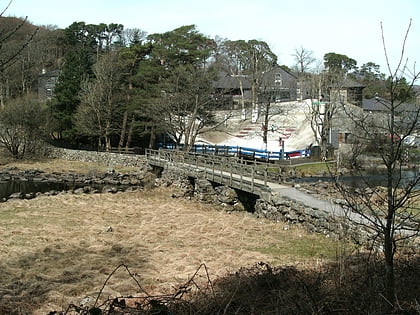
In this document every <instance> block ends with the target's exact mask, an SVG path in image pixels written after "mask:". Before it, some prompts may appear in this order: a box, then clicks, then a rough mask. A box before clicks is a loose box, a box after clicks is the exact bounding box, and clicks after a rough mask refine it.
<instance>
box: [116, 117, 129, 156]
mask: <svg viewBox="0 0 420 315" xmlns="http://www.w3.org/2000/svg"><path fill="white" fill-rule="evenodd" d="M127 120H128V111H127V110H126V111H125V112H124V116H123V122H122V126H121V134H120V141H119V143H118V149H119V150H120V149H122V148H123V147H124V142H125V134H126V129H127Z"/></svg>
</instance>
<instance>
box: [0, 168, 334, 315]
mask: <svg viewBox="0 0 420 315" xmlns="http://www.w3.org/2000/svg"><path fill="white" fill-rule="evenodd" d="M13 165H14V166H17V167H19V168H21V169H25V168H37V169H43V170H45V171H48V172H57V171H58V172H78V171H80V170H81V169H83V171H84V172H86V171H92V170H98V169H100V168H101V167H100V166H92V165H85V164H83V163H76V162H66V161H41V162H31V163H19V164H13ZM10 166H11V164H7V167H10ZM172 195H173V194H172V191H171V190H170V189H169V188H165V189H163V188H157V189H154V190H151V191H137V192H125V193H117V194H89V195H73V194H61V195H57V196H49V197H47V196H41V197H38V198H36V199H32V200H13V201H9V202H5V203H1V204H0V268H1V270H2V272H1V273H0V284H1V286H0V305H2V307H8V308H5V309H8V310H9V311H10V310H11V309H13V310H15V311H16V313H17V314H24V313H31V314H46V313H48V312H49V311H52V310H57V311H59V310H64V309H65V308H66V307H67V306H68V305H69V303H74V304H77V305H78V304H79V303H80V301H81V300H83V299H84V298H86V297H91V298H92V299H91V301H94V299H95V298H96V297H97V296H98V292H99V291H100V289H101V287H102V286H103V284H104V282H105V281H106V279H107V277H108V276H109V275H110V274H111V273H112V271H113V270H114V269H115V268H116V267H117V266H118V265H120V264H122V263H123V264H125V265H126V266H128V267H129V269H130V270H131V271H132V272H133V273H134V274H135V275H136V278H137V280H138V281H139V283H140V284H141V286H142V287H143V288H144V289H145V290H146V291H148V292H149V293H150V294H161V293H165V292H170V291H171V290H174V288H175V287H176V286H178V285H180V284H183V283H185V282H186V281H188V280H189V279H190V277H191V276H192V275H193V274H194V272H195V271H196V270H197V268H198V267H199V266H200V265H201V264H202V263H205V265H206V266H207V268H208V272H209V275H210V277H211V280H212V281H213V280H215V279H216V278H218V277H221V276H224V275H225V274H227V273H228V272H234V271H235V270H238V269H239V268H241V267H246V266H250V265H253V264H255V263H256V262H260V261H264V262H267V263H270V264H273V265H276V266H278V265H283V266H284V265H294V266H298V267H299V266H301V267H302V268H304V267H305V266H308V265H310V266H311V268H314V267H315V268H316V266H317V265H321V263H322V262H323V261H324V260H326V259H331V258H333V257H334V255H335V251H336V249H337V248H338V247H339V246H340V245H339V244H336V243H334V242H333V241H332V240H329V239H327V238H325V237H323V236H320V235H314V234H307V233H305V232H304V231H302V230H299V229H295V228H288V229H286V228H284V225H283V224H281V223H274V222H268V221H265V220H261V219H256V218H255V217H253V216H252V215H251V214H249V213H245V212H242V213H239V212H238V213H226V212H224V211H221V210H218V209H215V208H212V207H211V206H209V205H203V204H200V203H197V202H194V201H190V200H185V199H182V198H173V197H172ZM203 281H206V279H203ZM138 289H139V288H138V286H137V284H136V283H135V282H134V281H133V279H132V278H131V277H130V276H129V275H128V274H127V272H124V271H118V272H116V273H115V274H114V275H113V276H112V278H111V279H110V281H109V282H108V283H107V285H106V287H105V288H104V290H103V292H102V295H101V296H102V297H103V298H109V297H113V296H124V295H125V296H127V295H135V294H136V293H138ZM0 313H1V309H0Z"/></svg>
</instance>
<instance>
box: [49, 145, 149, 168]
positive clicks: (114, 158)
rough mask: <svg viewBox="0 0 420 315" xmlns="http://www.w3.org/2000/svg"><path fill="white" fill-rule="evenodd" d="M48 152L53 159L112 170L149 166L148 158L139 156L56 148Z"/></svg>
mask: <svg viewBox="0 0 420 315" xmlns="http://www.w3.org/2000/svg"><path fill="white" fill-rule="evenodd" d="M48 151H49V152H48V156H49V157H52V158H61V159H64V160H69V161H82V162H92V163H99V164H103V165H107V166H108V167H110V168H112V167H115V166H129V167H144V166H145V165H147V163H146V157H145V156H144V155H138V154H120V153H108V152H97V151H83V150H70V149H63V148H56V147H51V148H50V149H49V150H48Z"/></svg>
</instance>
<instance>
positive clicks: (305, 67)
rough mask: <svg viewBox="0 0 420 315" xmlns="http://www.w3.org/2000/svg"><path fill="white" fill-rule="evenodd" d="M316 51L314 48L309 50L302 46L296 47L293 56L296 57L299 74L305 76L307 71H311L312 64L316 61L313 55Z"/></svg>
mask: <svg viewBox="0 0 420 315" xmlns="http://www.w3.org/2000/svg"><path fill="white" fill-rule="evenodd" d="M313 55H314V53H313V51H312V50H308V49H306V48H303V47H300V48H299V49H295V52H294V53H293V57H294V58H295V62H296V64H295V68H296V70H297V71H296V72H297V73H298V74H299V76H303V75H304V74H305V73H308V72H309V71H310V67H311V65H312V64H313V63H314V62H315V60H316V59H315V57H314V56H313Z"/></svg>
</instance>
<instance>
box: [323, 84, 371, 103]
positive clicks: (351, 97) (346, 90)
mask: <svg viewBox="0 0 420 315" xmlns="http://www.w3.org/2000/svg"><path fill="white" fill-rule="evenodd" d="M364 88H365V86H364V85H363V84H360V83H358V82H356V81H354V80H352V79H349V78H346V79H345V80H344V81H343V82H342V83H341V84H340V85H339V87H338V88H334V87H331V88H330V99H331V100H332V99H334V95H337V96H338V97H339V98H340V99H339V100H340V102H343V103H351V104H353V105H356V106H358V107H362V104H363V89H364Z"/></svg>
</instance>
